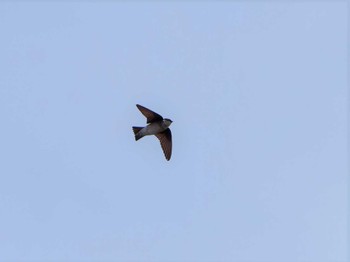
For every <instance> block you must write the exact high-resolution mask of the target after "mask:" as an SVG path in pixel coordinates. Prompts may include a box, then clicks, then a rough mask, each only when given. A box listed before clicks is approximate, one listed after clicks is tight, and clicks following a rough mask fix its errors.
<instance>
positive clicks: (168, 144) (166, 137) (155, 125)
mask: <svg viewBox="0 0 350 262" xmlns="http://www.w3.org/2000/svg"><path fill="white" fill-rule="evenodd" d="M136 106H137V108H138V109H139V110H140V111H141V113H142V114H143V115H144V116H145V117H146V118H147V123H148V125H147V126H145V127H136V126H133V127H132V129H133V131H134V134H135V140H136V141H137V140H139V139H141V138H142V137H144V136H149V135H155V136H156V137H157V138H158V139H159V141H160V144H161V146H162V149H163V152H164V155H165V158H166V159H167V160H170V158H171V151H172V139H171V131H170V129H169V126H170V125H171V123H172V121H171V120H170V119H168V118H164V119H163V117H162V116H161V115H159V114H157V113H155V112H153V111H151V110H149V109H148V108H146V107H143V106H141V105H136Z"/></svg>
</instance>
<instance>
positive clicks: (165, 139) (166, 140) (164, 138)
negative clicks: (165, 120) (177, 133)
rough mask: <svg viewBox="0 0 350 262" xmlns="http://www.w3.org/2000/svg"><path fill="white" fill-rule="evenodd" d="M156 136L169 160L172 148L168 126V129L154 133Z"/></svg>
mask: <svg viewBox="0 0 350 262" xmlns="http://www.w3.org/2000/svg"><path fill="white" fill-rule="evenodd" d="M156 137H157V138H158V139H159V141H160V145H161V146H162V149H163V152H164V156H165V158H166V160H168V161H169V160H170V158H171V149H172V141H171V131H170V129H169V128H168V129H166V130H164V131H163V132H161V133H158V134H156Z"/></svg>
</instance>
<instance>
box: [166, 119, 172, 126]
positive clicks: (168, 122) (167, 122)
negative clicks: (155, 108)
mask: <svg viewBox="0 0 350 262" xmlns="http://www.w3.org/2000/svg"><path fill="white" fill-rule="evenodd" d="M172 122H173V121H171V120H170V119H169V118H164V123H165V124H166V126H170V125H171V123H172Z"/></svg>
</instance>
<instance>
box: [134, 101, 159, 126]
mask: <svg viewBox="0 0 350 262" xmlns="http://www.w3.org/2000/svg"><path fill="white" fill-rule="evenodd" d="M136 106H137V108H138V109H139V110H140V111H141V113H142V114H143V115H144V116H145V117H146V118H147V124H148V123H152V122H156V121H162V120H163V117H162V116H161V115H158V114H157V113H155V112H153V111H152V110H149V109H148V108H146V107H144V106H141V105H136Z"/></svg>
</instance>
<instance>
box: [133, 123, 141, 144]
mask: <svg viewBox="0 0 350 262" xmlns="http://www.w3.org/2000/svg"><path fill="white" fill-rule="evenodd" d="M141 129H142V127H137V126H133V127H132V131H134V134H135V140H136V141H137V140H139V139H140V138H142V137H143V136H142V135H141V134H139V132H140V130H141Z"/></svg>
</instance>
